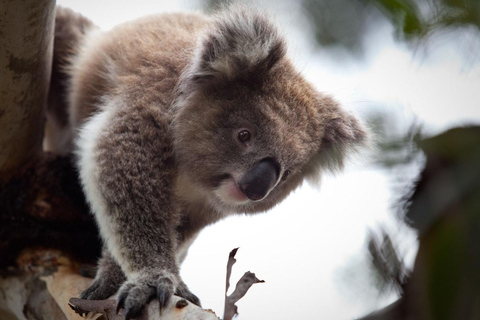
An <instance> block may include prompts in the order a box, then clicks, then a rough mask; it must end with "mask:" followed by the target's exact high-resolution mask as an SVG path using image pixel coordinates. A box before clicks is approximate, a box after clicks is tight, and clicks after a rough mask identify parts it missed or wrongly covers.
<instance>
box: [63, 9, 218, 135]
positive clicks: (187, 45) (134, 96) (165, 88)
mask: <svg viewBox="0 0 480 320" xmlns="http://www.w3.org/2000/svg"><path fill="white" fill-rule="evenodd" d="M209 23H210V22H209V20H208V18H207V17H205V16H203V15H201V14H182V13H176V14H161V15H154V16H148V17H145V18H141V19H138V20H134V21H131V22H127V23H124V24H122V25H119V26H117V27H115V28H114V29H112V30H111V31H108V32H98V31H97V30H94V31H92V32H91V33H90V34H89V35H87V36H86V37H85V39H84V41H83V43H82V45H81V47H80V50H79V54H78V56H77V57H75V58H74V59H73V61H72V66H71V68H70V72H71V74H70V75H71V86H70V92H69V96H70V122H71V125H72V126H73V127H74V128H78V127H79V126H80V125H81V124H82V123H84V121H85V120H86V118H88V117H89V116H90V115H92V114H93V113H94V112H95V111H96V110H97V109H98V108H102V107H108V104H107V103H105V101H107V100H110V99H111V98H112V97H115V96H118V97H121V98H122V99H123V100H124V101H125V102H126V104H129V105H132V104H135V106H132V107H135V108H143V107H144V108H152V107H153V108H155V109H157V111H161V112H168V108H169V106H170V105H171V102H172V99H173V95H174V91H175V86H176V84H177V81H178V78H179V76H180V74H181V72H182V71H183V69H184V68H185V66H186V65H187V63H188V62H189V61H190V60H191V58H192V55H193V54H194V49H195V44H196V42H197V39H198V37H199V36H200V34H201V33H202V30H204V29H205V28H206V27H207V26H208V25H209ZM133 102H134V103H133Z"/></svg>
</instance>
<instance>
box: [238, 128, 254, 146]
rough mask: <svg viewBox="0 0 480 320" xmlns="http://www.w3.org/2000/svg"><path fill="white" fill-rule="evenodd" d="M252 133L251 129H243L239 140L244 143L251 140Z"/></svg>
mask: <svg viewBox="0 0 480 320" xmlns="http://www.w3.org/2000/svg"><path fill="white" fill-rule="evenodd" d="M250 138H251V134H250V131H248V130H242V131H240V132H239V133H238V140H240V141H241V142H243V143H247V142H248V141H250Z"/></svg>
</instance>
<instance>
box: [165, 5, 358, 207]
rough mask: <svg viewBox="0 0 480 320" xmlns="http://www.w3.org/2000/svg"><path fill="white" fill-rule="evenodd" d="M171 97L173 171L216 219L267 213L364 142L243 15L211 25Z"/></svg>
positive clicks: (263, 29) (267, 31)
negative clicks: (219, 214)
mask: <svg viewBox="0 0 480 320" xmlns="http://www.w3.org/2000/svg"><path fill="white" fill-rule="evenodd" d="M179 88H180V92H179V96H178V99H177V104H178V105H177V108H178V109H177V110H176V112H177V113H176V116H175V118H174V121H173V130H174V146H175V154H176V157H177V162H178V165H179V169H180V170H182V171H183V172H185V174H187V175H188V176H189V178H190V180H191V181H192V182H193V183H194V184H195V185H196V186H197V187H198V188H200V189H201V190H202V192H203V194H204V195H205V196H206V197H207V198H208V201H209V202H210V203H211V204H213V205H214V206H215V207H216V208H217V209H219V210H230V211H232V210H233V211H242V212H256V211H263V210H266V209H269V208H271V207H272V206H274V205H275V204H277V203H278V202H280V201H281V200H282V199H284V198H285V197H286V196H287V195H288V193H290V192H291V191H292V190H293V189H295V188H296V187H297V186H299V185H300V184H301V183H302V181H303V180H304V179H305V178H313V179H315V178H316V177H317V176H318V175H319V174H320V171H322V170H334V169H337V168H340V167H342V164H343V161H344V158H345V156H346V155H347V154H348V153H349V152H351V151H352V150H353V149H355V146H357V145H361V144H363V143H365V141H366V132H365V131H364V129H363V128H362V127H361V126H360V124H359V123H358V122H357V120H356V119H355V118H354V117H352V116H351V115H349V114H347V113H345V112H344V111H342V110H341V109H340V107H339V106H338V104H337V103H336V102H335V101H334V100H332V99H331V98H329V97H326V96H324V95H322V94H320V93H319V92H317V91H316V90H315V89H314V88H313V87H312V86H311V85H310V84H309V83H308V82H306V81H305V80H304V79H303V78H302V77H301V75H299V73H298V72H296V71H295V69H294V68H293V66H292V64H291V63H290V62H289V60H288V59H287V57H286V56H285V45H284V41H283V39H282V38H280V37H279V35H278V33H277V31H276V29H275V28H274V27H273V26H272V24H271V23H270V22H269V21H268V20H267V19H266V18H265V17H264V16H263V15H261V14H259V13H256V12H250V11H248V10H246V9H239V8H235V9H232V10H230V11H228V12H226V13H222V14H221V15H219V16H218V17H217V19H216V21H215V23H213V24H212V25H211V26H210V27H209V28H208V30H207V31H206V34H205V35H204V37H203V39H201V41H199V43H198V48H197V51H196V55H195V57H194V59H193V61H192V63H191V65H190V66H189V67H188V68H187V70H186V71H185V72H184V74H183V75H182V78H181V80H180V85H179Z"/></svg>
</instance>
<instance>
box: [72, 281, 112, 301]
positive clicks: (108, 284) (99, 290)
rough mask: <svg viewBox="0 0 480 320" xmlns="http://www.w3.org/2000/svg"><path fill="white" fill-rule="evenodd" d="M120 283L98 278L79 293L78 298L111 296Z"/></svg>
mask: <svg viewBox="0 0 480 320" xmlns="http://www.w3.org/2000/svg"><path fill="white" fill-rule="evenodd" d="M120 284H121V282H120V283H117V282H114V281H108V279H105V278H100V279H96V280H95V281H93V283H92V285H91V286H90V287H88V289H86V290H85V291H83V292H82V293H81V294H80V299H85V300H105V299H108V298H109V297H111V296H113V295H114V294H115V293H116V292H117V290H118V288H120Z"/></svg>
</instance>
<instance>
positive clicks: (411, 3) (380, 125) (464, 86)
mask: <svg viewBox="0 0 480 320" xmlns="http://www.w3.org/2000/svg"><path fill="white" fill-rule="evenodd" d="M225 2H226V1H216V0H211V1H208V0H205V1H200V0H170V1H163V0H157V1H153V0H137V1H135V2H133V1H125V0H115V1H113V0H103V1H94V0H83V1H75V0H58V1H57V3H58V4H59V5H62V6H65V7H70V8H72V9H74V10H75V11H78V12H80V13H82V14H83V15H85V16H86V17H88V18H90V19H91V20H92V21H93V22H94V23H96V24H97V25H99V26H100V27H101V28H102V29H104V30H108V29H110V28H111V27H113V26H114V25H116V24H118V23H121V22H123V21H126V20H130V19H134V18H136V17H139V16H142V15H146V14H152V13H162V12H171V11H194V10H201V11H205V12H209V11H212V10H214V9H215V8H216V7H217V6H218V5H220V4H223V3H225ZM248 4H250V5H252V6H255V7H258V8H261V9H264V10H266V11H268V12H269V13H271V14H272V15H273V16H274V17H275V18H276V19H277V22H278V24H279V25H280V26H281V28H282V29H283V31H284V33H285V36H286V37H287V40H288V42H289V55H290V57H291V58H292V59H293V61H294V63H295V64H296V66H297V67H298V69H299V70H300V71H301V72H302V73H303V75H304V76H305V77H306V78H307V79H308V80H309V81H311V82H312V83H313V84H314V85H315V86H316V87H317V88H318V90H320V91H322V92H326V93H328V94H331V95H332V96H334V97H335V98H336V99H337V100H338V101H340V102H341V104H342V105H343V106H344V107H345V108H346V109H348V110H349V111H351V112H353V113H355V114H357V115H358V116H359V117H361V118H362V119H363V120H364V122H365V123H367V124H368V125H369V126H370V127H371V128H372V130H373V131H374V133H375V136H376V152H365V153H364V154H362V155H361V156H360V157H358V158H357V159H352V161H351V162H350V164H349V165H348V166H347V168H346V170H345V172H343V173H341V174H338V175H336V176H330V175H327V176H324V177H322V179H321V183H320V185H315V186H312V185H304V186H302V188H300V189H299V190H297V191H296V192H295V193H294V194H293V195H292V196H290V197H289V198H288V199H287V200H286V201H285V202H284V203H282V204H281V205H279V206H277V207H276V208H274V209H273V210H271V212H268V213H265V214H261V215H256V216H249V217H247V216H238V217H231V218H228V219H226V220H224V221H221V222H219V223H217V224H215V225H213V226H211V227H208V228H207V229H205V230H204V231H203V232H202V233H201V235H200V236H199V238H198V239H197V241H196V242H195V243H194V244H193V246H192V247H191V249H190V251H189V254H188V256H187V259H186V261H185V263H184V265H183V267H182V276H183V278H184V280H185V282H186V283H187V284H188V285H189V287H190V289H191V290H192V291H193V292H195V293H196V294H197V295H198V296H199V297H200V299H201V300H202V304H203V307H205V308H210V309H213V310H214V311H215V312H216V313H217V315H222V314H223V301H224V287H225V266H226V262H227V258H228V253H229V252H230V250H231V249H233V248H235V247H240V250H239V251H238V253H237V263H236V264H235V266H234V268H233V275H232V279H231V282H233V283H235V282H236V281H237V280H238V279H239V278H240V277H241V275H243V273H244V272H245V271H248V270H250V271H252V272H255V273H256V275H257V277H258V278H260V279H263V280H265V281H266V282H265V283H263V284H256V285H254V286H253V287H252V288H251V289H250V291H249V292H248V294H247V295H246V296H245V297H244V298H243V299H242V300H240V302H239V303H238V307H239V317H238V319H240V320H242V319H250V320H254V319H333V320H336V319H356V318H361V317H365V316H366V318H365V319H407V318H409V317H410V318H409V319H468V320H470V319H472V320H473V319H480V290H479V288H480V276H479V275H478V270H479V269H480V257H479V255H480V239H479V238H480V217H479V216H480V191H479V190H480V174H479V172H480V170H479V166H480V165H479V164H480V151H479V148H480V138H479V136H480V130H479V129H478V127H476V126H478V125H479V124H480V33H479V30H480V29H479V28H480V1H477V0H416V1H415V0H300V1H295V0H263V1H258V2H254V1H249V2H248ZM422 171H423V173H421V172H422ZM417 185H418V187H416V186H417ZM386 306H389V307H388V308H387V309H386V310H382V311H380V312H377V313H374V314H372V315H368V314H370V313H371V312H374V311H376V310H380V309H382V308H384V307H386ZM367 315H368V316H367Z"/></svg>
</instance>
